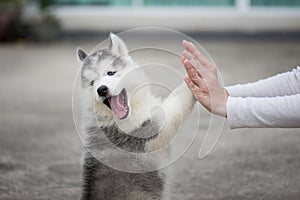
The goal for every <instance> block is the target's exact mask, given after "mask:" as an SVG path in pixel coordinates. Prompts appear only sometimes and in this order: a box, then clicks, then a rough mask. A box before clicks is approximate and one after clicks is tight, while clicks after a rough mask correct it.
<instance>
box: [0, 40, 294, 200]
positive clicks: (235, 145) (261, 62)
mask: <svg viewBox="0 0 300 200" xmlns="http://www.w3.org/2000/svg"><path fill="white" fill-rule="evenodd" d="M102 39H103V38H99V40H102ZM195 39H197V40H198V41H200V42H201V43H202V45H203V46H204V47H205V48H206V49H207V50H208V52H210V54H211V56H212V57H213V58H214V60H215V61H216V63H217V64H218V65H219V68H220V71H221V73H222V77H223V80H224V83H225V85H229V84H234V83H239V82H242V83H245V82H249V81H255V80H257V79H260V78H265V77H268V76H271V75H274V74H276V73H279V72H284V71H287V70H290V69H292V68H293V67H294V66H295V65H297V64H300V63H299V55H300V41H299V40H298V41H296V40H280V41H278V40H272V39H268V40H267V41H263V40H256V39H250V40H247V39H237V40H234V39H230V40H204V39H202V40H201V38H195ZM97 42H98V41H97V40H96V39H93V38H91V39H89V40H75V41H74V40H69V39H64V40H62V41H61V42H59V43H53V44H23V45H14V44H13V45H12V44H2V45H0V58H1V59H0V67H1V73H0V77H1V78H0V91H1V97H0V113H1V114H0V149H1V151H0V199H13V200H19V199H28V200H29V199H30V200H34V199H43V200H44V199H45V200H46V199H59V200H67V199H76V198H77V197H78V196H79V195H80V162H81V161H80V157H81V153H82V151H83V148H82V145H81V142H80V140H79V138H78V136H77V134H76V131H75V127H74V123H73V118H72V106H71V97H72V87H73V82H74V77H75V75H76V72H77V70H78V67H79V65H78V63H77V61H76V58H75V49H76V47H77V46H82V47H84V48H86V49H92V48H93V46H94V45H95V44H96V43H97ZM160 42H161V43H164V42H168V41H167V40H166V41H160ZM295 112H299V111H295ZM209 117H210V116H209V115H208V114H207V112H205V111H204V110H203V109H200V119H201V120H200V128H199V132H198V136H197V138H196V140H195V141H194V143H193V144H192V145H191V147H190V148H189V149H188V150H187V151H186V152H185V154H184V155H183V156H182V157H181V158H180V159H178V160H177V161H176V162H175V163H174V164H173V165H172V167H171V171H172V179H173V186H172V187H171V188H172V196H173V197H172V198H171V199H178V200H198V199H203V200H209V199H218V200H223V199H224V200H225V199H226V200H227V199H231V200H232V199H237V200H240V199H243V200H245V199H249V200H250V199H270V200H275V199H287V200H291V199H295V200H296V199H299V198H300V189H299V188H300V145H299V144H300V131H299V129H241V130H234V131H232V130H230V129H229V128H228V126H227V125H226V124H225V126H224V129H223V131H222V136H221V139H220V141H219V143H218V145H217V147H216V149H215V150H214V151H213V152H212V154H210V156H209V157H208V158H206V159H204V160H199V159H198V152H199V147H200V144H201V141H202V139H203V136H204V134H205V130H206V129H207V127H208V122H209ZM198 119H199V117H198V118H197V116H196V114H195V113H193V114H192V117H191V118H190V119H189V121H188V123H187V126H186V127H187V128H185V129H184V130H185V136H184V137H183V138H184V139H182V143H181V144H180V143H179V144H177V145H178V147H179V146H180V145H182V144H183V143H184V142H186V141H190V139H191V137H192V134H191V133H190V132H192V131H193V130H192V129H193V125H194V124H195V122H196V121H197V120H198ZM219 125H220V123H219V122H217V123H215V124H214V125H213V126H212V127H211V133H212V134H211V135H212V136H213V134H215V133H216V132H217V130H218V128H219V127H218V126H219ZM176 148H177V146H176ZM176 148H174V149H175V151H176Z"/></svg>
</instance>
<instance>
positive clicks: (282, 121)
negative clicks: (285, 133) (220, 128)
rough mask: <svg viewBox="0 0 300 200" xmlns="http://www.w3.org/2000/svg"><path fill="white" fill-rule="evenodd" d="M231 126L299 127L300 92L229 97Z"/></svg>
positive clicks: (228, 110) (228, 116)
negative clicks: (258, 96) (269, 96)
mask: <svg viewBox="0 0 300 200" xmlns="http://www.w3.org/2000/svg"><path fill="white" fill-rule="evenodd" d="M227 120H228V124H229V126H230V127H231V128H246V127H252V128H299V127H300V94H296V95H291V96H282V97H272V98H254V97H248V98H242V97H229V98H228V100H227Z"/></svg>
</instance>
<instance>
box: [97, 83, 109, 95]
mask: <svg viewBox="0 0 300 200" xmlns="http://www.w3.org/2000/svg"><path fill="white" fill-rule="evenodd" d="M97 93H98V95H99V96H101V97H105V96H106V95H107V93H108V87H107V86H106V85H102V86H100V87H99V88H98V89H97Z"/></svg>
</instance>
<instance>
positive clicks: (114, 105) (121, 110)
mask: <svg viewBox="0 0 300 200" xmlns="http://www.w3.org/2000/svg"><path fill="white" fill-rule="evenodd" d="M123 95H124V94H123V93H122V92H121V93H120V94H119V95H118V96H112V97H111V99H110V106H111V110H112V111H113V113H114V114H115V115H116V117H117V118H119V119H123V118H124V117H125V116H126V114H127V110H126V107H125V102H124V100H123V99H122V97H123Z"/></svg>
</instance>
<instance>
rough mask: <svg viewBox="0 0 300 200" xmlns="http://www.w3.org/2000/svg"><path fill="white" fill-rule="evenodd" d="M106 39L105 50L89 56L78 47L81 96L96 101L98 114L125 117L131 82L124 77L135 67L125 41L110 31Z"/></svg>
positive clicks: (128, 106)
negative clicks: (106, 45) (107, 43)
mask: <svg viewBox="0 0 300 200" xmlns="http://www.w3.org/2000/svg"><path fill="white" fill-rule="evenodd" d="M109 41H110V42H109V43H110V44H109V47H108V48H107V49H103V50H98V51H96V52H95V53H92V54H91V55H87V54H86V53H85V52H84V51H83V50H82V49H80V48H78V50H77V58H78V60H79V61H80V62H81V63H82V70H81V85H82V89H83V91H84V92H85V94H84V96H83V98H90V100H91V101H89V102H90V103H91V104H93V103H95V104H94V105H95V109H96V112H97V113H100V114H105V115H110V116H112V115H113V116H115V117H116V118H118V119H125V118H126V117H128V115H129V113H130V105H129V100H128V92H129V90H130V84H129V85H128V84H126V82H128V77H127V78H126V76H128V72H130V71H134V70H133V69H134V68H135V66H134V62H133V61H132V59H131V58H130V56H129V55H128V49H127V47H126V45H125V43H124V42H123V41H122V40H121V39H120V38H119V37H118V36H117V35H115V34H113V33H111V34H110V36H109ZM125 80H126V81H125ZM87 93H88V94H87ZM91 106H92V105H91Z"/></svg>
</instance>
